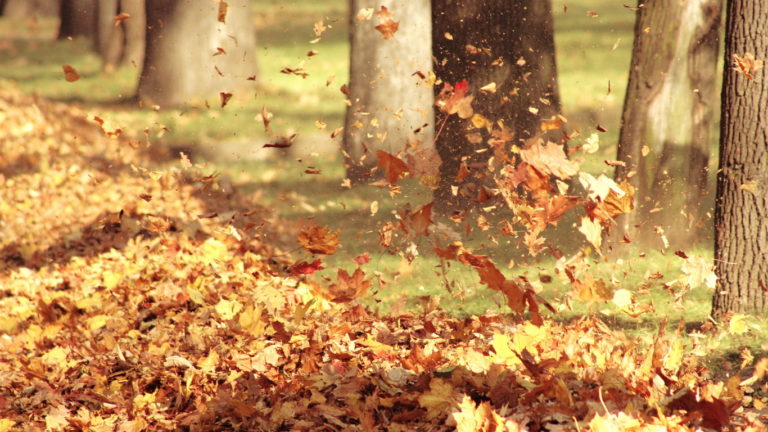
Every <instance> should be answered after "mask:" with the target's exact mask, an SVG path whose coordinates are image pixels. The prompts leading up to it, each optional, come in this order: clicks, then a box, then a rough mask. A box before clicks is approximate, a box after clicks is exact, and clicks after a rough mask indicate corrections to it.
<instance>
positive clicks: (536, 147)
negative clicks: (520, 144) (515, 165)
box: [520, 138, 580, 180]
mask: <svg viewBox="0 0 768 432" xmlns="http://www.w3.org/2000/svg"><path fill="white" fill-rule="evenodd" d="M520 157H521V159H522V160H523V161H524V162H527V163H528V164H530V165H531V166H533V167H534V168H536V169H537V170H539V171H541V172H542V173H543V174H545V175H554V176H556V177H558V178H560V179H562V180H567V179H569V178H571V177H572V176H574V175H575V174H576V173H578V172H579V165H580V163H579V162H578V161H572V160H569V159H568V157H567V156H566V155H565V151H564V150H563V146H561V145H560V144H556V143H553V142H547V143H544V140H543V139H542V138H532V139H531V140H529V141H528V146H527V147H526V148H525V149H523V150H521V151H520Z"/></svg>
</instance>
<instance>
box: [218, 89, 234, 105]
mask: <svg viewBox="0 0 768 432" xmlns="http://www.w3.org/2000/svg"><path fill="white" fill-rule="evenodd" d="M219 96H220V97H221V107H222V108H224V107H225V106H226V105H227V103H229V100H230V99H232V93H227V92H220V93H219Z"/></svg>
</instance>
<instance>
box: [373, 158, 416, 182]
mask: <svg viewBox="0 0 768 432" xmlns="http://www.w3.org/2000/svg"><path fill="white" fill-rule="evenodd" d="M376 155H377V156H378V158H379V161H378V167H379V169H382V170H384V177H385V178H386V179H387V181H388V182H389V184H391V185H394V184H395V183H397V181H398V180H400V179H401V178H403V177H405V175H406V174H407V173H408V165H406V164H405V162H403V160H402V159H400V158H399V157H397V156H395V155H392V154H389V153H387V152H385V151H382V150H377V151H376Z"/></svg>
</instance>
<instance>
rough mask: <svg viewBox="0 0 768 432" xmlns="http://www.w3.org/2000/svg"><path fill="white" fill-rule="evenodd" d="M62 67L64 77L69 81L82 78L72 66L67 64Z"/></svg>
mask: <svg viewBox="0 0 768 432" xmlns="http://www.w3.org/2000/svg"><path fill="white" fill-rule="evenodd" d="M61 68H62V69H64V79H65V80H67V82H75V81H77V80H79V79H80V74H78V73H77V71H76V70H75V68H73V67H72V66H70V65H67V64H65V65H63V66H61Z"/></svg>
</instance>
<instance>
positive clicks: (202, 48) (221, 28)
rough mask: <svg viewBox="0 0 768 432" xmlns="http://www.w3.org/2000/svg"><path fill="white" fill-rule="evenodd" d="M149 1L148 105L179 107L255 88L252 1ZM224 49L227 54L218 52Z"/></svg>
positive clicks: (144, 85)
mask: <svg viewBox="0 0 768 432" xmlns="http://www.w3.org/2000/svg"><path fill="white" fill-rule="evenodd" d="M227 3H228V4H229V8H228V13H227V14H226V23H222V22H220V21H219V20H218V11H219V3H218V2H213V1H204V2H200V1H193V0H152V1H149V2H147V7H146V12H147V23H148V28H147V50H146V57H145V62H144V68H143V70H142V73H141V77H140V79H139V90H138V93H139V98H140V100H141V101H142V102H143V103H145V104H152V105H154V104H157V105H160V106H162V107H171V106H180V105H183V104H187V103H195V102H199V101H201V100H203V99H206V98H211V97H216V98H217V99H218V95H219V93H220V92H229V93H233V92H236V91H238V90H244V89H248V88H253V85H254V81H253V80H248V78H249V77H251V76H253V75H254V74H255V72H256V60H255V58H256V37H255V30H254V23H253V15H252V13H251V2H250V0H228V2H227ZM219 48H221V49H222V50H223V51H224V52H226V54H221V55H216V56H214V54H217V51H218V50H219Z"/></svg>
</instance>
